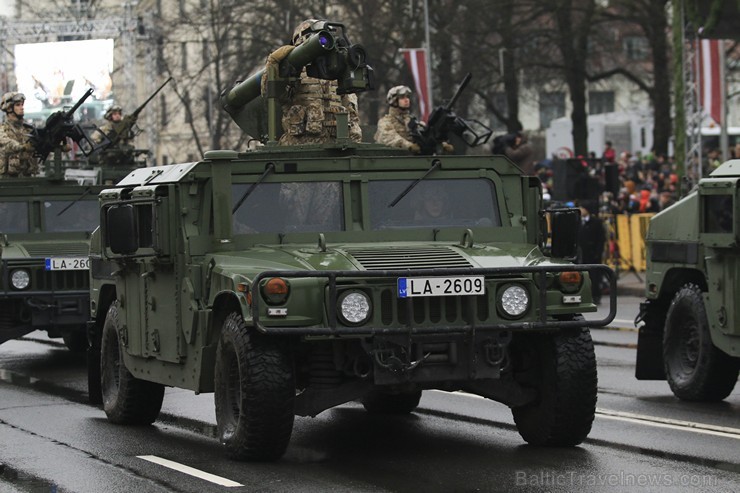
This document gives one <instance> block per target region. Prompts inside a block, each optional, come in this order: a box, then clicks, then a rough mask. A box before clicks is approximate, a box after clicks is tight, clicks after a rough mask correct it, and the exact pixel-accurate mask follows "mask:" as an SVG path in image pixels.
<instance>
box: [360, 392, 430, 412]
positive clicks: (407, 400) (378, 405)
mask: <svg viewBox="0 0 740 493" xmlns="http://www.w3.org/2000/svg"><path fill="white" fill-rule="evenodd" d="M419 400H421V390H415V391H412V392H401V393H397V394H393V393H390V392H383V391H380V390H372V391H370V392H369V393H367V394H366V395H365V397H363V398H362V405H363V406H365V409H366V410H367V412H369V413H372V414H409V413H411V412H412V411H413V410H414V409H416V408H417V407H418V406H419Z"/></svg>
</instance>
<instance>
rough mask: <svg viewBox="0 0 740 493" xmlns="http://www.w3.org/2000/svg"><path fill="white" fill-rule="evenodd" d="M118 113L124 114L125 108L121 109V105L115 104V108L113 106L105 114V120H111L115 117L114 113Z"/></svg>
mask: <svg viewBox="0 0 740 493" xmlns="http://www.w3.org/2000/svg"><path fill="white" fill-rule="evenodd" d="M116 111H117V112H119V113H121V114H123V108H121V106H120V105H117V104H114V105H113V106H111V107H110V108H108V109H107V110H106V112H105V114H104V115H103V118H105V119H106V120H110V119H111V117H112V116H113V113H115V112H116Z"/></svg>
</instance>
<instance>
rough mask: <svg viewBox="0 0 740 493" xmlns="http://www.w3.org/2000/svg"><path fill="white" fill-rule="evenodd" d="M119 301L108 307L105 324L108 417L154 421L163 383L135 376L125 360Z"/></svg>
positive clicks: (121, 420) (102, 376)
mask: <svg viewBox="0 0 740 493" xmlns="http://www.w3.org/2000/svg"><path fill="white" fill-rule="evenodd" d="M118 306H119V305H118V303H117V302H116V303H113V304H112V305H111V307H110V308H109V309H108V313H107V314H106V316H105V323H104V324H103V338H102V341H101V353H100V385H101V389H102V396H103V410H104V411H105V414H106V415H107V416H108V421H110V422H112V423H118V424H138V425H143V424H147V425H148V424H152V423H153V422H154V420H155V419H157V416H158V415H159V410H160V409H161V408H162V399H163V398H164V385H161V384H158V383H154V382H148V381H146V380H140V379H138V378H135V377H134V376H133V375H132V374H131V373H130V372H129V371H128V370H127V369H126V365H125V364H124V362H123V349H122V348H121V344H120V342H119V335H118V330H117V328H118V325H119V324H118Z"/></svg>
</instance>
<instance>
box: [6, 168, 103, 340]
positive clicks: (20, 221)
mask: <svg viewBox="0 0 740 493" xmlns="http://www.w3.org/2000/svg"><path fill="white" fill-rule="evenodd" d="M100 190H101V187H99V186H98V187H95V186H82V185H78V184H77V182H71V181H64V180H60V179H55V178H47V177H29V178H4V179H0V344H1V343H3V342H5V341H7V340H10V339H15V338H18V337H21V336H23V335H25V334H28V333H29V332H32V331H34V330H45V331H47V332H48V334H49V336H50V337H62V338H63V339H64V342H65V343H66V345H67V346H68V347H69V348H70V349H72V350H74V351H82V350H84V349H85V348H87V337H86V332H85V324H86V322H87V320H88V317H89V309H88V305H89V299H90V284H89V274H88V266H89V259H88V254H89V241H90V233H91V232H92V231H93V230H94V229H95V228H97V226H98V224H99V222H100V221H99V219H98V218H99V207H98V201H97V195H98V193H99V192H100Z"/></svg>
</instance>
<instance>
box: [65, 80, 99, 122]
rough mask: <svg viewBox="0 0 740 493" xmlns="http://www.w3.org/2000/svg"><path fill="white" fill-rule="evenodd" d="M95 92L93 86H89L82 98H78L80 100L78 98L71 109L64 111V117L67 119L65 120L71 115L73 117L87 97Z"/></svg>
mask: <svg viewBox="0 0 740 493" xmlns="http://www.w3.org/2000/svg"><path fill="white" fill-rule="evenodd" d="M93 92H94V91H93V89H92V87H91V88H88V90H87V91H85V94H83V95H82V97H81V98H80V99H78V100H77V102H76V103H75V105H74V106H72V107H71V108H70V109H69V110H67V111H66V112H65V113H64V119H65V120H67V119H69V118H71V117H72V115H74V113H75V111H77V110H78V109H79V108H80V106H82V103H84V102H85V100H86V99H87V98H89V97H90V95H91V94H92V93H93Z"/></svg>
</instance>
